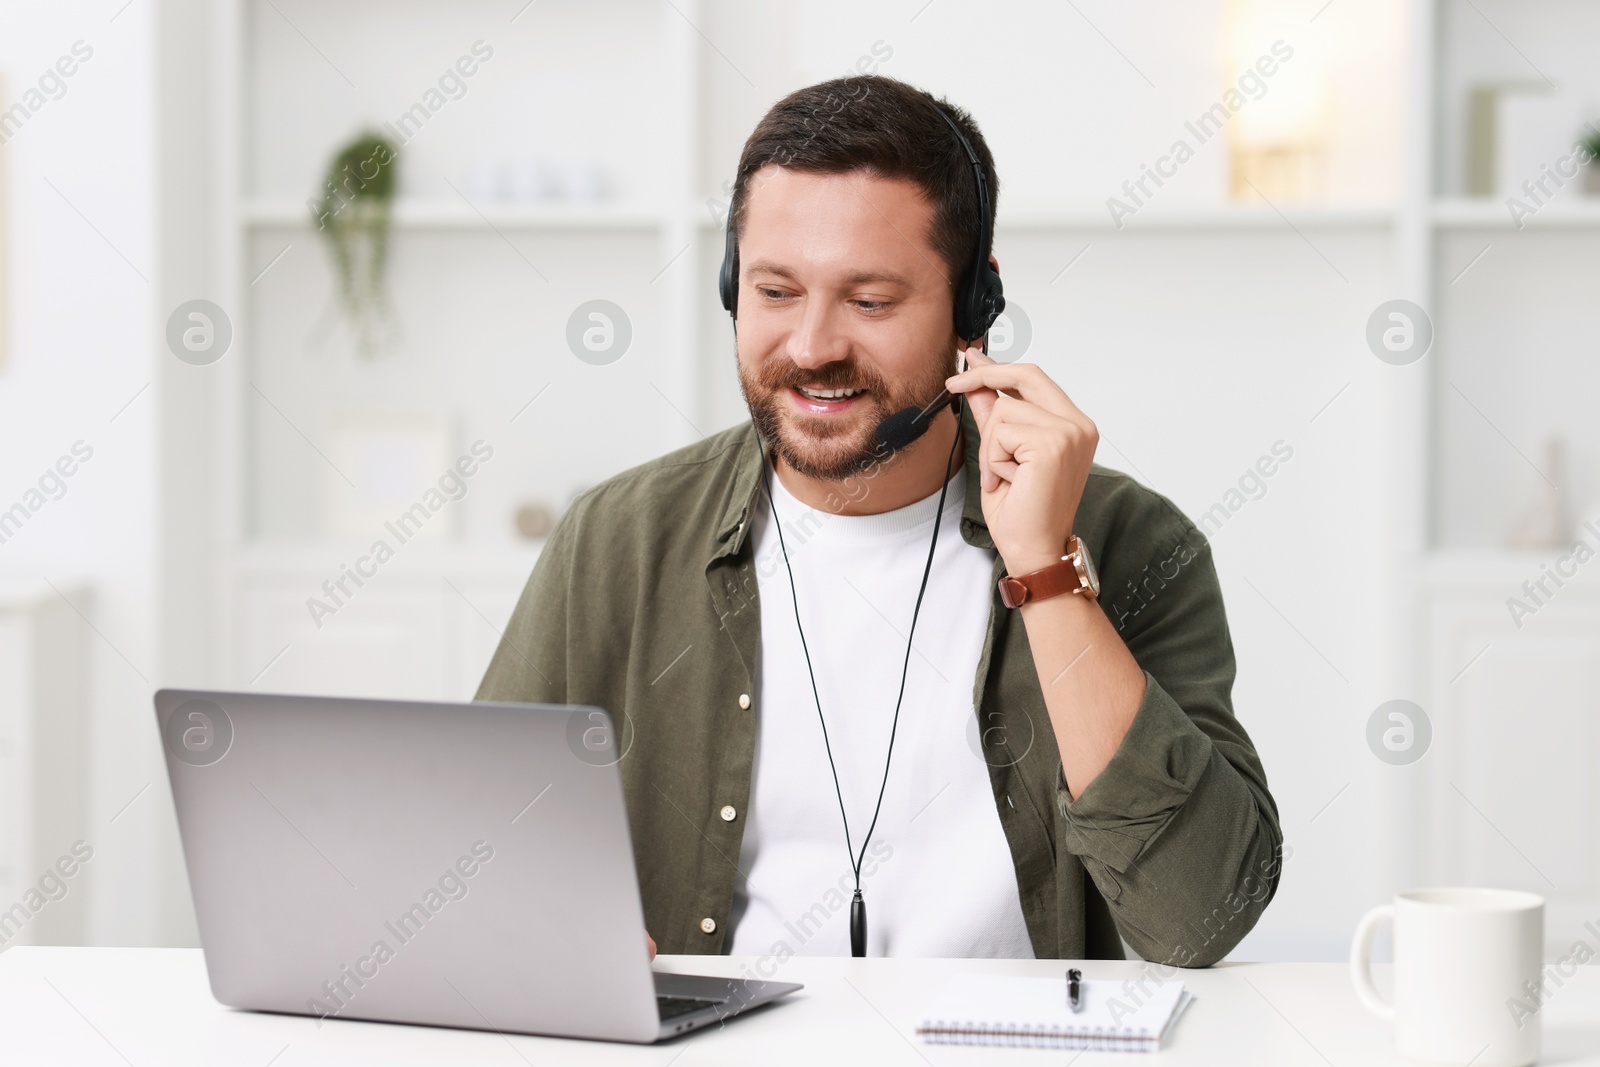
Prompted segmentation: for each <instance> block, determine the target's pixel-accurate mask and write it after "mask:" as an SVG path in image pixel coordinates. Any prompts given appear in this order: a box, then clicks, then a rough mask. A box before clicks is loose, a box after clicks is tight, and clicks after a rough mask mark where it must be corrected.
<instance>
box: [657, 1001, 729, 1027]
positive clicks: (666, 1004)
mask: <svg viewBox="0 0 1600 1067" xmlns="http://www.w3.org/2000/svg"><path fill="white" fill-rule="evenodd" d="M720 1003H722V1002H721V1001H719V1000H701V999H700V998H699V997H662V996H658V997H656V1010H657V1011H659V1012H660V1013H661V1021H662V1022H666V1021H667V1020H668V1019H676V1018H677V1017H678V1016H680V1015H688V1014H689V1013H690V1012H692V1011H699V1010H700V1009H701V1008H710V1007H714V1006H715V1005H717V1004H720Z"/></svg>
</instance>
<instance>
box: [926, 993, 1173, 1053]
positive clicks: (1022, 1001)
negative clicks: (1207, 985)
mask: <svg viewBox="0 0 1600 1067" xmlns="http://www.w3.org/2000/svg"><path fill="white" fill-rule="evenodd" d="M1193 999H1194V997H1193V995H1192V994H1191V993H1189V991H1188V990H1186V989H1185V988H1184V987H1183V983H1182V982H1153V981H1146V982H1145V983H1144V984H1143V986H1142V987H1141V986H1140V985H1138V984H1128V983H1123V982H1112V981H1100V982H1094V981H1085V982H1083V983H1082V997H1081V1003H1082V1008H1081V1010H1079V1011H1076V1012H1075V1011H1073V1010H1072V1009H1071V1007H1069V1006H1068V1004H1067V983H1066V979H1065V978H1012V977H1008V976H1005V975H988V974H972V975H961V976H960V977H958V978H955V979H952V980H951V982H950V984H949V985H948V986H946V987H945V989H944V992H942V993H941V994H940V995H939V998H938V1000H937V1001H935V1002H934V1004H933V1005H932V1006H931V1007H930V1008H929V1009H928V1011H927V1012H926V1013H925V1015H924V1016H923V1019H922V1022H921V1023H920V1024H919V1025H918V1026H917V1033H918V1034H919V1035H921V1037H922V1040H923V1041H925V1042H928V1043H930V1044H937V1045H1008V1046H1012V1047H1016V1048H1062V1049H1093V1050H1096V1051H1122V1052H1155V1051H1156V1050H1158V1049H1159V1048H1160V1047H1161V1042H1162V1039H1163V1038H1165V1037H1166V1036H1167V1034H1168V1033H1169V1032H1170V1031H1171V1029H1172V1026H1173V1023H1174V1022H1176V1021H1177V1018H1178V1016H1180V1015H1182V1014H1183V1011H1184V1009H1185V1008H1187V1007H1188V1006H1189V1002H1190V1001H1192V1000H1193Z"/></svg>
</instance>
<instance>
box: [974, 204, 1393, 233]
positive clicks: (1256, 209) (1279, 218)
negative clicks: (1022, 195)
mask: <svg viewBox="0 0 1600 1067" xmlns="http://www.w3.org/2000/svg"><path fill="white" fill-rule="evenodd" d="M1280 208H1281V211H1282V214H1279V212H1278V211H1276V210H1274V209H1272V208H1270V207H1264V206H1255V205H1250V206H1245V205H1232V204H1217V205H1203V206H1194V207H1173V208H1163V207H1159V206H1156V205H1151V206H1150V207H1148V208H1145V209H1142V210H1140V211H1139V212H1138V214H1135V215H1127V216H1124V217H1123V218H1122V219H1121V222H1122V225H1121V226H1120V227H1118V226H1117V224H1116V223H1115V222H1113V221H1112V218H1111V213H1110V212H1109V211H1108V210H1107V209H1106V207H1105V206H1104V205H1092V206H1091V205H1083V206H1074V207H1065V208H1055V207H1043V206H1032V205H1029V206H1024V207H1021V208H1018V209H1014V210H1002V211H1001V212H1000V217H999V220H998V225H997V228H998V229H1001V230H1006V229H1014V230H1023V229H1033V230H1113V231H1115V230H1122V231H1137V230H1142V229H1144V230H1274V229H1287V228H1288V227H1289V226H1290V225H1293V226H1295V227H1304V228H1314V229H1356V230H1373V229H1384V228H1387V227H1389V226H1392V225H1393V224H1394V221H1395V211H1394V209H1393V208H1390V207H1383V206H1377V207H1345V206H1334V205H1328V204H1284V205H1281V206H1280Z"/></svg>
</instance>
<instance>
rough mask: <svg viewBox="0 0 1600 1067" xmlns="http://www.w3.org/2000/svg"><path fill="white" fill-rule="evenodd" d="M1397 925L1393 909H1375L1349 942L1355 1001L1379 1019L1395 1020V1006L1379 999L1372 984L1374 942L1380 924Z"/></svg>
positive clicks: (1386, 907) (1381, 907) (1362, 920)
mask: <svg viewBox="0 0 1600 1067" xmlns="http://www.w3.org/2000/svg"><path fill="white" fill-rule="evenodd" d="M1385 920H1388V921H1389V922H1391V923H1392V922H1394V905H1393V904H1384V905H1381V906H1379V907H1376V908H1373V909H1372V910H1371V911H1369V912H1367V913H1366V914H1365V915H1363V916H1362V917H1361V921H1360V922H1359V923H1357V924H1356V935H1355V937H1354V938H1353V939H1352V940H1351V942H1350V980H1351V981H1352V982H1353V983H1355V987H1356V999H1357V1000H1359V1001H1361V1004H1362V1006H1363V1007H1365V1008H1366V1009H1367V1010H1368V1011H1370V1012H1371V1013H1372V1014H1374V1015H1376V1016H1377V1017H1378V1018H1380V1019H1388V1020H1390V1021H1391V1022H1392V1021H1393V1020H1394V1005H1393V1004H1391V1003H1389V1002H1388V1001H1387V1000H1384V999H1383V998H1382V997H1380V996H1379V995H1378V990H1377V988H1376V987H1375V986H1373V984H1372V938H1373V936H1374V935H1375V934H1377V932H1378V924H1379V923H1381V922H1383V921H1385Z"/></svg>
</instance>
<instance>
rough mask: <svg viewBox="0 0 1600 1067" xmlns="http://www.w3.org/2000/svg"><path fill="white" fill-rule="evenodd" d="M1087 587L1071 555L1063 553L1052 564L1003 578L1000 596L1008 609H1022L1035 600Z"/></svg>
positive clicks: (1046, 598)
mask: <svg viewBox="0 0 1600 1067" xmlns="http://www.w3.org/2000/svg"><path fill="white" fill-rule="evenodd" d="M1086 588H1088V586H1087V585H1086V584H1085V583H1084V581H1083V579H1082V578H1081V577H1080V576H1079V574H1078V568H1077V567H1076V566H1075V565H1074V564H1073V562H1072V560H1071V558H1070V557H1067V556H1063V557H1061V558H1060V559H1059V560H1057V561H1056V562H1054V563H1052V564H1050V565H1049V566H1048V567H1040V568H1039V569H1038V570H1036V571H1031V572H1029V573H1028V574H1024V575H1021V576H1019V577H1015V578H1013V577H1012V576H1011V575H1009V574H1008V575H1006V576H1005V577H1004V578H1001V579H1000V599H1001V601H1002V602H1003V603H1004V604H1005V606H1006V607H1008V608H1020V607H1022V605H1024V604H1026V603H1028V602H1029V601H1031V600H1048V599H1049V598H1050V597H1053V596H1060V595H1061V594H1062V593H1076V592H1077V591H1078V590H1079V589H1086Z"/></svg>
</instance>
